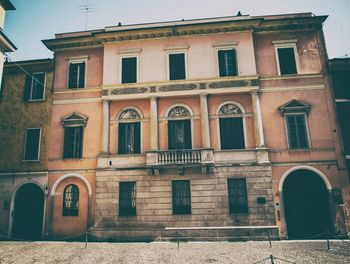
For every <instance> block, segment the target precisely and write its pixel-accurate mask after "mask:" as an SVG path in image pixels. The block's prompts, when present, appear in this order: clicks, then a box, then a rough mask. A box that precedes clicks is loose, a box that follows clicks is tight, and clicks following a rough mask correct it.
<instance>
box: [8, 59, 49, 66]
mask: <svg viewBox="0 0 350 264" xmlns="http://www.w3.org/2000/svg"><path fill="white" fill-rule="evenodd" d="M53 62H54V59H51V58H45V59H33V60H22V61H5V63H4V67H12V66H15V65H16V64H19V65H21V66H24V65H34V64H45V63H53Z"/></svg>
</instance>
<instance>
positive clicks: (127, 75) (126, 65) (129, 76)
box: [122, 57, 137, 83]
mask: <svg viewBox="0 0 350 264" xmlns="http://www.w3.org/2000/svg"><path fill="white" fill-rule="evenodd" d="M136 82H137V58H136V57H130V58H122V83H136Z"/></svg>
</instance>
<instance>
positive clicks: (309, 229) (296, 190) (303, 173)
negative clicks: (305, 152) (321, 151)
mask: <svg viewBox="0 0 350 264" xmlns="http://www.w3.org/2000/svg"><path fill="white" fill-rule="evenodd" d="M283 200H284V209H285V218H286V222H287V230H288V238H290V239H301V238H313V237H314V238H317V237H318V236H317V235H318V234H321V233H323V232H325V231H327V230H329V231H330V232H332V221H331V216H330V210H329V202H328V191H327V188H326V185H325V183H324V181H323V179H322V178H321V177H320V176H319V175H317V174H316V173H314V172H311V171H308V170H298V171H295V172H292V173H291V174H290V175H288V177H287V178H286V180H285V181H284V183H283Z"/></svg>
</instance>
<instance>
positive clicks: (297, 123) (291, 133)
mask: <svg viewBox="0 0 350 264" xmlns="http://www.w3.org/2000/svg"><path fill="white" fill-rule="evenodd" d="M286 121H287V128H288V140H289V148H291V149H303V148H308V147H309V144H308V140H307V131H306V125H305V115H287V116H286Z"/></svg>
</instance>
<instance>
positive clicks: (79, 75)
mask: <svg viewBox="0 0 350 264" xmlns="http://www.w3.org/2000/svg"><path fill="white" fill-rule="evenodd" d="M85 68H86V62H85V61H82V62H70V63H69V80H68V88H84V87H85Z"/></svg>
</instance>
